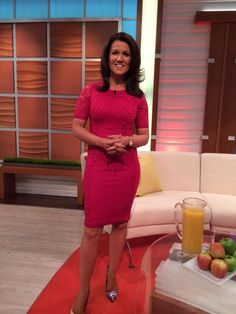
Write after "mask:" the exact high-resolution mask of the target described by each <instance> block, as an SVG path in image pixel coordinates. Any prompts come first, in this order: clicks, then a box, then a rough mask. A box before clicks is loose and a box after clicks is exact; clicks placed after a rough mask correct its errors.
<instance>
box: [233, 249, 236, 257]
mask: <svg viewBox="0 0 236 314" xmlns="http://www.w3.org/2000/svg"><path fill="white" fill-rule="evenodd" d="M233 257H235V258H236V250H235V251H234V254H233Z"/></svg>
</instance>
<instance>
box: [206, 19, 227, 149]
mask: <svg viewBox="0 0 236 314" xmlns="http://www.w3.org/2000/svg"><path fill="white" fill-rule="evenodd" d="M225 41H226V25H225V24H222V23H212V26H211V38H210V50H209V58H212V59H214V60H215V62H214V63H209V65H208V78H207V91H206V105H205V115H204V131H203V134H204V135H207V136H208V139H207V140H203V143H202V151H203V152H207V153H209V152H216V151H217V134H218V130H219V127H220V125H219V122H220V121H219V120H218V116H219V114H220V111H221V110H222V109H221V108H222V104H221V103H220V99H221V97H222V94H223V90H222V86H223V85H222V75H223V72H224V68H225V65H224V46H225Z"/></svg>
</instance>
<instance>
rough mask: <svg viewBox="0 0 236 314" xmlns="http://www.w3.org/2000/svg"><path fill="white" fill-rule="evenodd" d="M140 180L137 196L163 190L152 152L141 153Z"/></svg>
mask: <svg viewBox="0 0 236 314" xmlns="http://www.w3.org/2000/svg"><path fill="white" fill-rule="evenodd" d="M139 164H140V180H139V185H138V189H137V192H136V196H142V195H145V194H149V193H154V192H159V191H162V187H161V183H160V178H159V175H158V173H157V168H156V163H155V160H154V158H153V156H152V155H151V154H140V155H139Z"/></svg>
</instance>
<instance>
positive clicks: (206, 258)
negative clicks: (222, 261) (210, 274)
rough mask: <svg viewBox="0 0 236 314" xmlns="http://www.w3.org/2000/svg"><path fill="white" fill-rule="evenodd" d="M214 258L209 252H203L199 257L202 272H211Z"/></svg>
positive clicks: (198, 261)
mask: <svg viewBox="0 0 236 314" xmlns="http://www.w3.org/2000/svg"><path fill="white" fill-rule="evenodd" d="M211 261H212V257H211V255H210V254H208V253H207V252H202V253H200V254H198V256H197V264H198V267H199V268H200V269H202V270H209V269H210V264H211Z"/></svg>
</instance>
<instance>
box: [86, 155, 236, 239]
mask: <svg viewBox="0 0 236 314" xmlns="http://www.w3.org/2000/svg"><path fill="white" fill-rule="evenodd" d="M138 154H139V155H142V154H152V157H153V158H154V160H155V166H154V167H155V169H153V171H157V172H158V174H159V178H160V183H161V186H162V191H160V192H155V193H150V194H146V195H143V196H140V197H135V199H134V202H133V206H132V211H131V219H130V221H129V226H128V236H127V238H128V239H129V238H135V237H140V236H147V235H154V234H164V233H169V232H174V231H175V221H174V206H175V204H176V203H177V202H182V200H183V199H184V198H186V197H198V198H202V199H204V200H206V202H207V203H208V204H209V207H210V208H211V210H208V212H207V215H206V217H205V223H206V224H211V225H212V227H213V228H214V229H221V230H228V231H236V155H233V154H214V153H203V154H198V153H187V152H157V151H152V152H139V153H138ZM85 155H86V153H85V154H82V155H81V163H82V170H83V171H84V167H85ZM106 229H107V228H106Z"/></svg>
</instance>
